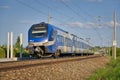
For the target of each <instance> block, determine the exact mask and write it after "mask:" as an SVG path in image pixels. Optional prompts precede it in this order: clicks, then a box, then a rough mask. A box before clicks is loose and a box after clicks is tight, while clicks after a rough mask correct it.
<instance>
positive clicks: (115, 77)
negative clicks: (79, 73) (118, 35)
mask: <svg viewBox="0 0 120 80" xmlns="http://www.w3.org/2000/svg"><path fill="white" fill-rule="evenodd" d="M88 80H120V48H117V59H116V60H114V59H113V58H111V60H110V63H109V64H108V65H107V66H106V67H105V68H100V69H98V70H97V71H95V72H94V73H93V74H92V75H91V76H90V77H89V78H88Z"/></svg>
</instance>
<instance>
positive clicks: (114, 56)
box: [112, 11, 117, 60]
mask: <svg viewBox="0 0 120 80" xmlns="http://www.w3.org/2000/svg"><path fill="white" fill-rule="evenodd" d="M116 45H117V43H116V11H115V12H114V37H113V52H112V55H113V58H114V59H115V60H116Z"/></svg>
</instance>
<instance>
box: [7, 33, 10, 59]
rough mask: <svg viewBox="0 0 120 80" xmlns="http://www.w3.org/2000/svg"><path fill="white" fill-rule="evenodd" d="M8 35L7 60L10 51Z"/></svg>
mask: <svg viewBox="0 0 120 80" xmlns="http://www.w3.org/2000/svg"><path fill="white" fill-rule="evenodd" d="M9 47H10V33H9V32H8V43H7V58H9V51H10V48H9Z"/></svg>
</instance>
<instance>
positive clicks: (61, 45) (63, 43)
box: [28, 22, 91, 57]
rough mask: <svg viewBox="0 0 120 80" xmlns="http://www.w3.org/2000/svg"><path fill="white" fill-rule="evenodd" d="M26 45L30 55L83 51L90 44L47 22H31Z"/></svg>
mask: <svg viewBox="0 0 120 80" xmlns="http://www.w3.org/2000/svg"><path fill="white" fill-rule="evenodd" d="M28 47H29V53H30V55H32V56H37V57H41V56H46V55H53V56H54V57H57V56H59V55H60V54H64V53H66V54H74V53H84V51H85V50H87V49H89V48H90V47H91V46H90V45H89V44H87V43H85V42H84V41H82V40H81V39H80V38H79V37H77V36H75V35H73V34H70V33H68V32H66V31H64V30H62V29H60V28H58V27H55V26H53V25H51V24H48V23H44V22H42V23H39V24H33V25H32V26H31V28H30V29H29V31H28Z"/></svg>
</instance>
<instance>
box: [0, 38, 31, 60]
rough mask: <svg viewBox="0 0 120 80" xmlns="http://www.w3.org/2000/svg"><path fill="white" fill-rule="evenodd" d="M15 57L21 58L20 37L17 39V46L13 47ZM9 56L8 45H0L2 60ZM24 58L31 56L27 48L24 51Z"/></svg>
mask: <svg viewBox="0 0 120 80" xmlns="http://www.w3.org/2000/svg"><path fill="white" fill-rule="evenodd" d="M13 55H14V57H19V55H20V37H18V38H17V41H16V43H15V45H14V46H13ZM6 56H7V45H0V58H6ZM22 56H23V57H27V56H29V54H28V51H27V50H26V48H23V49H22Z"/></svg>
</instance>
